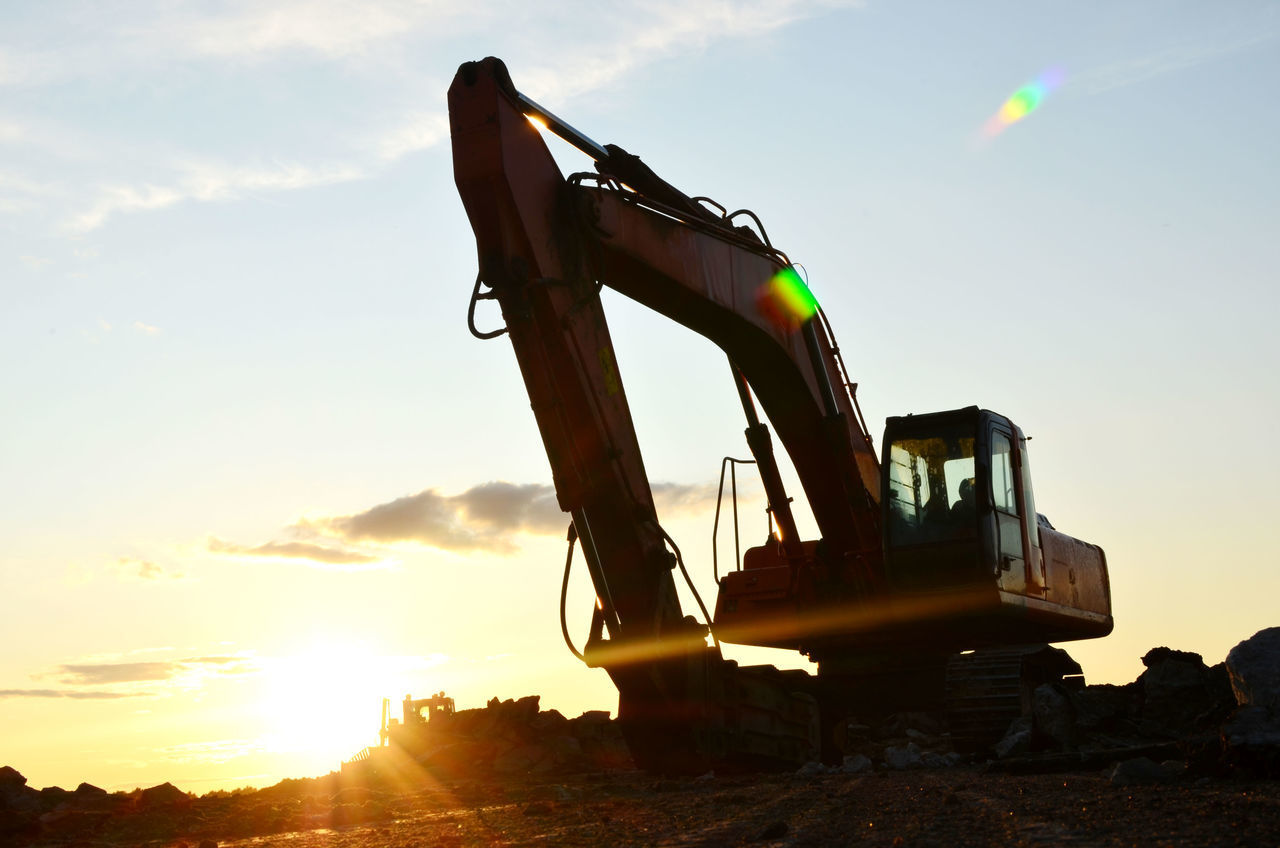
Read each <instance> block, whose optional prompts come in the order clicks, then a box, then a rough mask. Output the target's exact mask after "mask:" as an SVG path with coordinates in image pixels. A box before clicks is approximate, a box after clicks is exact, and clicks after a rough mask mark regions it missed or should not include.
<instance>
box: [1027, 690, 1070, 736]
mask: <svg viewBox="0 0 1280 848" xmlns="http://www.w3.org/2000/svg"><path fill="white" fill-rule="evenodd" d="M1031 726H1032V731H1033V734H1032V735H1033V736H1034V737H1035V738H1036V740H1037V741H1038V742H1040V743H1041V745H1044V746H1046V747H1056V748H1057V749H1058V750H1062V751H1069V750H1072V749H1073V748H1075V744H1076V716H1075V707H1073V706H1072V704H1071V698H1070V697H1068V696H1067V694H1066V693H1065V692H1064V691H1063V690H1062V689H1061V688H1060V687H1058V686H1055V685H1054V684H1052V683H1044V684H1041V685H1040V686H1037V687H1036V690H1035V692H1033V693H1032V695H1031Z"/></svg>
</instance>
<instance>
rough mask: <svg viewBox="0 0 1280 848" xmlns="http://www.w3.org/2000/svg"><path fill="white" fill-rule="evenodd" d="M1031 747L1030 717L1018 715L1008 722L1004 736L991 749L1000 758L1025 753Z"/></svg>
mask: <svg viewBox="0 0 1280 848" xmlns="http://www.w3.org/2000/svg"><path fill="white" fill-rule="evenodd" d="M1030 748H1031V717H1030V716H1019V717H1018V718H1015V719H1014V720H1013V721H1011V722H1010V723H1009V729H1008V730H1006V731H1005V734H1004V738H1003V739H1001V740H1000V741H999V742H997V743H996V744H995V745H994V746H993V747H992V750H994V751H995V754H996V756H997V757H999V758H1000V759H1002V760H1003V759H1005V758H1006V757H1016V756H1017V755H1019V754H1025V753H1026V752H1027V751H1028V750H1030Z"/></svg>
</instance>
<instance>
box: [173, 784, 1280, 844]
mask: <svg viewBox="0 0 1280 848" xmlns="http://www.w3.org/2000/svg"><path fill="white" fill-rule="evenodd" d="M375 805H378V806H375ZM363 808H364V809H365V811H366V812H372V811H376V809H382V810H385V817H383V818H381V819H380V820H376V821H367V822H366V823H363V824H359V825H353V826H347V827H341V826H327V827H319V828H316V829H312V830H304V831H294V832H289V833H276V834H271V835H265V836H255V837H251V838H245V839H240V840H225V839H223V840H218V842H219V844H220V845H222V846H235V848H242V847H243V848H249V846H253V848H265V846H282V847H283V846H289V847H290V848H320V846H325V848H328V846H335V847H336V846H344V848H346V847H349V848H374V846H388V848H402V847H403V848H410V846H413V848H429V846H494V845H555V846H562V845H563V846H603V845H612V846H649V845H669V846H720V845H725V846H728V845H761V846H769V845H777V846H781V845H786V846H802V845H814V846H826V845H885V846H899V845H902V846H953V845H1000V846H1010V845H1019V846H1021V845H1026V846H1039V845H1045V846H1048V845H1079V846H1086V845H1099V846H1197V848H1199V846H1228V845H1231V846H1235V845H1242V846H1280V782H1276V781H1250V782H1237V781H1226V780H1216V779H1200V780H1198V781H1187V782H1175V783H1168V784H1160V785H1148V786H1128V787H1119V786H1114V785H1112V784H1111V783H1110V782H1109V781H1108V779H1107V777H1106V775H1104V774H1100V773H1090V774H1068V775H1034V776H1009V775H992V774H985V773H982V772H981V771H978V770H976V769H949V770H941V771H930V772H924V771H920V772H884V773H875V774H869V775H857V776H853V775H842V774H836V775H820V776H816V777H799V776H794V775H789V776H776V775H774V776H763V777H761V776H753V777H736V776H735V777H724V778H717V777H704V778H701V779H689V780H662V779H655V778H653V777H650V776H648V775H643V774H640V773H624V774H611V775H607V776H601V777H598V778H580V779H576V780H573V781H569V782H561V783H544V784H524V785H518V786H505V787H504V786H501V785H496V784H467V783H463V784H459V785H458V786H456V787H452V788H448V789H444V788H441V789H436V790H432V791H427V792H416V793H409V794H402V795H397V796H395V797H393V798H386V797H378V796H374V795H370V796H369V797H368V799H367V800H366V801H364V802H363ZM180 841H182V840H178V841H167V842H164V843H155V842H153V843H152V844H165V845H170V846H173V845H177V844H178V843H179V842H180ZM198 844H199V840H195V839H193V840H190V841H189V842H188V845H189V848H197V845H198ZM206 848H207V844H206Z"/></svg>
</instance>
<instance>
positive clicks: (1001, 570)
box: [881, 406, 1111, 643]
mask: <svg viewBox="0 0 1280 848" xmlns="http://www.w3.org/2000/svg"><path fill="white" fill-rule="evenodd" d="M883 444H884V466H883V467H884V474H883V475H882V476H881V504H882V507H883V510H884V568H885V578H886V581H887V584H888V588H889V591H890V593H891V594H893V595H895V596H898V597H902V596H912V595H920V594H936V593H939V592H955V593H959V594H961V595H969V596H970V597H973V596H975V595H974V594H973V593H978V595H977V597H986V598H988V599H989V600H988V601H987V602H984V603H981V604H979V607H980V612H979V610H973V609H970V610H968V613H969V614H967V615H963V616H957V617H956V619H955V620H953V621H952V622H951V625H952V626H951V627H950V628H948V629H950V630H952V632H953V633H956V634H957V635H960V634H963V635H964V636H966V637H969V638H971V639H974V640H976V641H977V642H978V643H981V642H985V641H988V640H990V641H995V640H996V637H1002V638H1006V639H1007V638H1008V635H1009V631H1010V629H1014V630H1018V629H1021V630H1025V631H1026V632H1027V636H1028V638H1036V639H1040V640H1045V641H1050V640H1053V641H1056V640H1062V639H1079V638H1088V637H1092V636H1099V635H1105V633H1107V632H1109V631H1110V629H1111V615H1110V613H1111V608H1110V597H1109V595H1110V592H1109V586H1108V585H1107V579H1106V560H1105V557H1104V555H1103V553H1102V550H1101V549H1100V548H1098V547H1097V546H1095V545H1088V544H1086V543H1084V542H1081V541H1079V540H1077V539H1072V538H1071V537H1069V536H1066V535H1065V534H1062V533H1059V532H1057V531H1056V530H1054V529H1053V527H1052V525H1050V524H1049V522H1048V519H1046V518H1045V517H1044V516H1041V515H1039V514H1037V512H1036V507H1035V496H1034V494H1033V492H1032V488H1031V467H1030V464H1029V461H1028V457H1027V438H1026V436H1024V435H1023V433H1022V430H1021V429H1020V428H1019V427H1018V426H1017V425H1016V424H1014V423H1013V422H1012V421H1010V420H1009V419H1008V418H1006V417H1005V416H1003V415H1000V414H998V413H995V412H991V411H990V410H986V409H979V408H978V407H976V406H970V407H966V408H964V409H954V410H949V411H946V412H934V413H929V414H925V415H907V416H902V417H895V418H890V419H888V421H887V422H886V425H885V435H884V443H883ZM1086 583H1087V585H1088V586H1090V587H1091V588H1090V590H1089V591H1088V592H1086V594H1085V596H1082V595H1081V592H1080V589H1079V587H1081V586H1084V585H1086ZM1093 587H1096V590H1095V589H1094V588H1093ZM992 590H994V592H993V591H992ZM973 613H979V614H976V615H975V614H973ZM935 623H936V624H941V622H935ZM984 637H986V638H984Z"/></svg>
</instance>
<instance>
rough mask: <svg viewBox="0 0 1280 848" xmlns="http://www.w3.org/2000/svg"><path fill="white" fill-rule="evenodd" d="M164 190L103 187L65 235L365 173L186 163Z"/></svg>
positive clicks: (350, 168)
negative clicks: (188, 205) (129, 217)
mask: <svg viewBox="0 0 1280 848" xmlns="http://www.w3.org/2000/svg"><path fill="white" fill-rule="evenodd" d="M175 170H176V171H177V172H179V174H180V175H179V176H176V177H175V178H174V179H173V181H172V182H171V183H170V184H168V185H157V184H155V183H151V182H146V183H142V184H139V185H107V186H102V187H100V188H99V189H98V190H97V197H96V198H95V199H94V200H93V201H92V202H91V203H90V204H89V207H88V208H87V209H85V210H84V211H82V212H79V213H77V214H75V215H72V216H71V217H70V218H69V219H67V220H66V221H65V223H64V227H65V229H66V230H67V231H68V232H71V233H74V234H83V233H88V232H91V231H93V230H96V229H98V228H99V227H101V226H102V225H103V224H105V223H106V222H107V220H108V219H110V218H112V217H113V216H115V215H120V214H123V213H129V212H147V211H153V210H156V209H164V208H167V207H169V206H173V205H175V204H178V203H182V202H184V201H190V200H196V201H203V202H215V201H228V200H239V199H241V198H244V197H246V196H248V195H251V194H256V193H264V192H265V193H272V192H282V191H295V190H298V189H305V188H314V187H318V186H326V185H333V184H334V183H341V182H348V181H351V180H357V179H360V178H362V177H363V176H365V171H364V170H363V169H362V168H360V167H358V166H355V165H349V164H329V165H318V166H309V165H301V164H297V163H291V164H286V163H280V164H277V165H275V166H274V167H268V168H261V167H244V166H238V165H226V164H220V163H210V162H187V163H184V164H181V165H179V166H178V167H177V168H175Z"/></svg>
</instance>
